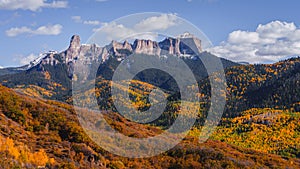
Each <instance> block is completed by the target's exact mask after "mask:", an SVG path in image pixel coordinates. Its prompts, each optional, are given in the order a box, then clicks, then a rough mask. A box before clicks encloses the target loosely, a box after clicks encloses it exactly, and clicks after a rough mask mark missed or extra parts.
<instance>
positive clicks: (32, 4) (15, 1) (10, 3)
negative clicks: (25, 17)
mask: <svg viewBox="0 0 300 169" xmlns="http://www.w3.org/2000/svg"><path fill="white" fill-rule="evenodd" d="M67 6H68V2H67V1H52V2H49V3H48V2H46V0H26V1H25V0H0V9H6V10H17V9H23V10H31V11H38V10H41V9H42V8H66V7H67Z"/></svg>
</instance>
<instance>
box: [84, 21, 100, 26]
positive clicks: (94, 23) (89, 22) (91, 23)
mask: <svg viewBox="0 0 300 169" xmlns="http://www.w3.org/2000/svg"><path fill="white" fill-rule="evenodd" d="M83 24H85V25H100V22H99V21H96V20H88V21H83Z"/></svg>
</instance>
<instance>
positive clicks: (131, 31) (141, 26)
mask: <svg viewBox="0 0 300 169" xmlns="http://www.w3.org/2000/svg"><path fill="white" fill-rule="evenodd" d="M177 24H178V19H177V16H176V14H161V15H159V16H152V17H148V18H146V19H143V20H141V21H140V22H138V23H136V24H135V25H134V26H133V27H126V26H125V25H123V24H118V23H116V22H111V23H102V26H101V27H100V28H96V29H93V31H94V32H103V33H105V34H106V35H107V40H119V39H123V38H127V37H128V36H129V35H133V37H131V38H143V39H150V40H155V39H156V37H157V36H158V35H157V34H156V33H148V34H145V33H144V32H151V31H159V30H166V29H168V28H170V27H172V26H175V25H177ZM141 33H143V34H141Z"/></svg>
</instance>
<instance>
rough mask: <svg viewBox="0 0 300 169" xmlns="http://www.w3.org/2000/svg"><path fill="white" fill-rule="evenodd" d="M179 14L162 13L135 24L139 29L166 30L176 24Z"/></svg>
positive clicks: (136, 28)
mask: <svg viewBox="0 0 300 169" xmlns="http://www.w3.org/2000/svg"><path fill="white" fill-rule="evenodd" d="M176 22H177V16H176V15H175V14H162V15H160V16H153V17H149V18H146V19H144V20H142V21H141V22H139V23H137V24H136V25H135V26H134V29H135V30H137V31H144V32H148V31H149V32H150V31H156V30H166V29H168V28H169V27H172V26H174V25H176Z"/></svg>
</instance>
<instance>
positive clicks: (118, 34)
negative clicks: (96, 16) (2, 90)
mask: <svg viewBox="0 0 300 169" xmlns="http://www.w3.org/2000/svg"><path fill="white" fill-rule="evenodd" d="M93 31H94V32H97V31H101V32H104V33H106V34H107V35H108V39H111V40H115V39H119V38H124V37H126V36H128V35H130V34H134V33H135V32H134V30H132V29H130V28H127V27H125V26H124V25H122V24H117V23H116V22H111V23H103V25H102V27H101V28H96V29H93Z"/></svg>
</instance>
